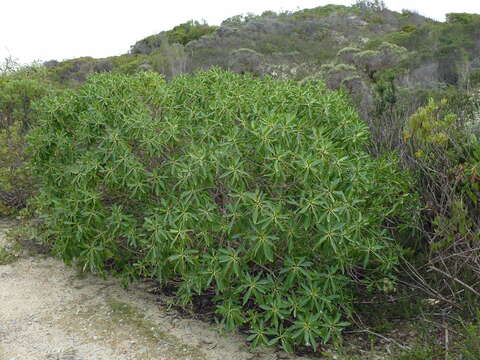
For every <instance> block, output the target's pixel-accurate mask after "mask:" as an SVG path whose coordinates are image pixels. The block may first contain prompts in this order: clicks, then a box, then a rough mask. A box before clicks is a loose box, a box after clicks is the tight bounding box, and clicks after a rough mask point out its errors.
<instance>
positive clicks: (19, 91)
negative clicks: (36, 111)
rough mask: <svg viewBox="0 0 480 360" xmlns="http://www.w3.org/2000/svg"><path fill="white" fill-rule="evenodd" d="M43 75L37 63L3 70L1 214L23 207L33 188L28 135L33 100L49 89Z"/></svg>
mask: <svg viewBox="0 0 480 360" xmlns="http://www.w3.org/2000/svg"><path fill="white" fill-rule="evenodd" d="M43 76H44V71H43V69H41V68H38V67H36V66H32V67H27V68H23V69H16V71H7V69H5V70H4V71H0V216H1V215H11V214H13V213H14V212H16V210H18V209H21V208H23V207H24V206H25V205H26V202H27V199H28V198H29V196H30V195H31V194H32V192H33V179H32V177H31V174H30V172H29V171H28V168H27V167H26V161H27V155H26V153H25V137H24V135H25V133H26V132H27V131H28V129H29V128H30V127H31V126H32V125H33V124H34V122H35V116H34V115H33V111H32V104H33V102H34V101H35V100H38V99H40V98H41V97H43V96H45V95H46V94H47V93H48V92H49V86H48V85H47V84H46V82H45V81H43V80H42V78H43Z"/></svg>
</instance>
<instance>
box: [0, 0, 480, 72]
mask: <svg viewBox="0 0 480 360" xmlns="http://www.w3.org/2000/svg"><path fill="white" fill-rule="evenodd" d="M330 3H335V4H342V5H351V4H352V3H355V0H330V1H328V0H240V1H239V0H235V1H232V0H190V1H187V0H170V1H166V0H81V1H79V0H0V14H1V16H0V61H1V60H3V59H4V58H5V57H8V56H11V57H13V58H15V59H17V60H18V61H19V62H21V63H30V62H32V61H37V60H38V61H46V60H51V59H56V60H65V59H70V58H75V57H80V56H92V57H96V58H101V57H107V56H113V55H120V54H124V53H126V52H128V50H129V49H130V46H131V45H133V44H134V43H135V42H136V41H138V40H140V39H142V38H145V37H146V36H149V35H152V34H156V33H159V32H160V31H163V30H169V29H171V28H172V27H174V26H175V25H178V24H181V23H184V22H186V21H188V20H190V19H195V20H202V19H204V20H206V21H207V22H208V23H209V24H213V25H219V24H220V23H221V22H222V20H224V19H226V18H228V17H231V16H234V15H238V14H243V13H247V12H252V13H255V14H260V13H262V12H263V11H265V10H274V11H283V10H292V11H294V10H298V9H304V8H312V7H317V6H323V5H326V4H330ZM385 3H386V5H387V7H388V8H389V9H391V10H396V11H401V10H402V9H408V10H415V11H417V12H419V13H420V14H422V15H425V16H428V17H430V18H434V19H436V20H444V19H445V14H446V13H450V12H468V13H479V14H480V0H385Z"/></svg>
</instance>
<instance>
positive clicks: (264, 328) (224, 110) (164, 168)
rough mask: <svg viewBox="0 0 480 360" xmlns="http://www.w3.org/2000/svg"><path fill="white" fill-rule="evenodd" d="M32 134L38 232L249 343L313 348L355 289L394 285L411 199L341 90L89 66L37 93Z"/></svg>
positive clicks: (339, 319)
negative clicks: (79, 81)
mask: <svg viewBox="0 0 480 360" xmlns="http://www.w3.org/2000/svg"><path fill="white" fill-rule="evenodd" d="M38 110H39V112H40V114H41V115H40V120H39V121H40V123H39V125H40V126H38V128H37V129H36V130H35V131H34V132H33V134H32V135H31V137H30V143H31V148H32V150H33V160H32V167H33V169H34V171H35V174H36V175H37V176H38V177H39V179H40V182H41V185H40V189H39V195H38V197H37V200H36V201H37V204H38V206H39V207H38V209H39V213H40V214H42V216H43V219H44V225H45V229H47V231H46V232H45V239H46V241H48V242H49V243H51V245H52V246H53V248H54V251H55V252H56V253H57V254H58V255H59V256H61V257H63V258H64V259H65V260H66V261H69V262H70V261H73V260H75V261H77V262H78V263H80V264H81V265H83V267H84V269H89V270H92V271H96V272H102V271H106V270H111V269H114V270H115V271H118V272H119V273H121V274H123V275H125V276H127V277H129V278H135V277H138V276H146V277H154V278H156V279H158V280H159V281H161V282H162V283H163V284H166V283H168V282H171V281H175V283H176V284H178V292H177V295H178V296H179V299H180V300H182V301H183V302H185V303H188V302H190V301H191V300H192V297H193V296H195V295H200V294H203V295H210V296H212V301H213V302H214V303H215V304H216V306H217V307H216V312H217V314H218V315H219V319H221V321H222V323H223V324H224V325H225V326H226V327H227V328H236V327H239V326H248V327H249V328H250V329H251V330H250V331H251V336H250V338H249V339H250V340H251V341H252V343H253V344H254V345H259V344H262V343H270V344H273V343H279V344H281V345H282V346H283V347H284V348H285V349H287V350H290V349H291V348H292V346H293V345H296V344H306V345H311V346H313V347H316V345H317V342H318V341H322V342H327V341H329V340H330V339H332V338H337V336H339V334H340V333H341V330H342V329H343V328H344V327H345V326H347V325H348V323H347V322H345V320H348V317H349V316H350V315H351V312H352V304H353V301H354V291H353V289H354V287H355V286H357V285H359V284H365V285H369V286H371V287H375V286H379V287H383V288H389V287H391V286H392V282H391V279H392V273H393V269H394V267H395V265H396V264H397V261H398V256H399V253H400V248H399V246H398V245H396V242H395V241H394V240H393V239H392V234H393V233H394V232H396V231H397V230H399V224H409V223H412V221H413V218H414V217H415V209H416V206H417V205H416V197H415V196H414V195H411V185H410V183H409V179H408V177H407V176H406V175H405V174H403V173H401V172H400V171H399V170H398V167H397V164H396V161H395V160H393V159H392V158H382V159H373V158H371V157H370V156H369V155H368V154H367V152H366V147H367V145H368V143H369V136H368V132H367V129H366V126H365V125H364V124H363V123H362V121H360V120H359V118H358V116H357V114H356V112H355V110H354V108H353V107H352V106H351V105H350V104H349V102H348V100H347V98H346V96H344V95H343V94H342V93H339V92H331V91H328V90H326V88H325V87H323V86H321V85H318V83H315V82H311V83H310V82H306V83H303V84H298V83H294V82H290V81H278V80H272V79H270V78H264V79H254V78H253V77H250V76H240V75H235V74H232V73H228V72H223V71H221V70H218V69H213V70H211V71H208V72H201V73H197V74H195V75H193V76H190V75H189V76H179V77H177V78H175V79H174V80H172V81H171V82H170V83H168V84H167V83H166V82H164V80H163V79H162V78H161V77H160V76H158V75H156V74H153V73H148V72H147V73H141V74H137V75H135V76H131V77H129V76H126V75H120V74H100V75H96V76H94V77H92V78H90V79H89V80H88V81H87V84H86V85H85V86H83V87H82V88H80V89H78V90H77V91H75V92H73V91H72V92H68V91H67V92H65V93H63V94H62V95H60V96H56V97H50V98H48V99H46V100H44V101H43V102H42V103H41V105H40V107H39V109H38Z"/></svg>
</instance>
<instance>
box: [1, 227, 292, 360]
mask: <svg viewBox="0 0 480 360" xmlns="http://www.w3.org/2000/svg"><path fill="white" fill-rule="evenodd" d="M5 239H6V237H5V223H3V224H2V223H1V222H0V248H1V247H2V246H5V242H6V240H5ZM2 244H3V245H2ZM148 286H149V285H148V284H137V285H135V286H132V287H130V288H129V289H127V290H126V289H124V288H123V287H121V286H120V285H119V283H118V281H117V280H115V279H106V280H104V279H100V278H98V277H95V276H92V275H88V276H86V277H83V278H82V277H80V276H79V275H78V273H77V272H76V271H75V270H74V269H72V268H69V267H66V266H65V265H64V264H63V263H61V262H60V261H58V260H56V259H53V258H50V257H42V256H39V255H37V256H23V257H20V259H17V260H16V261H14V262H13V263H11V264H8V265H0V360H30V359H32V360H40V359H63V360H79V359H85V360H87V359H88V360H93V359H98V360H104V359H105V360H112V359H118V360H123V359H145V360H146V359H159V360H160V359H165V360H167V359H168V360H170V359H172V360H173V359H185V360H187V359H191V360H196V359H212V360H216V359H218V360H220V359H221V360H247V359H262V360H267V359H269V360H270V359H271V360H274V359H299V358H295V357H292V356H289V355H287V354H285V353H279V352H273V351H266V352H251V351H250V350H249V349H248V347H246V346H245V342H244V338H243V337H241V336H239V335H227V336H225V335H224V336H222V335H220V334H219V333H218V332H216V331H215V330H214V329H212V327H211V326H209V325H208V324H205V323H203V322H201V321H196V320H189V319H183V318H181V317H179V316H178V315H177V314H176V312H175V311H173V310H168V309H167V308H165V307H162V306H160V305H159V303H158V297H155V296H153V295H150V294H149V293H147V292H146V291H145V288H146V287H148Z"/></svg>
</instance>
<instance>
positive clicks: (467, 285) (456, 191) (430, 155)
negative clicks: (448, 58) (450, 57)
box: [404, 98, 480, 300]
mask: <svg viewBox="0 0 480 360" xmlns="http://www.w3.org/2000/svg"><path fill="white" fill-rule="evenodd" d="M474 100H475V99H471V102H472V103H473V102H474ZM461 101H462V104H464V99H463V98H462V99H461ZM477 101H478V100H477ZM478 103H480V102H478ZM478 103H477V104H478ZM474 105H475V104H474ZM455 108H457V106H455V104H449V103H448V101H447V100H442V101H440V102H436V101H435V100H433V99H430V101H429V103H428V104H427V105H426V106H425V107H422V108H420V109H419V110H417V112H416V113H415V114H413V115H412V116H411V117H410V118H409V119H408V121H407V123H406V126H405V131H404V140H405V143H406V145H407V147H408V149H409V151H410V154H411V155H412V156H413V157H414V158H415V160H414V162H413V166H412V167H413V168H414V169H415V170H416V171H417V174H418V178H419V188H420V190H421V193H422V196H423V198H424V202H425V204H426V205H427V209H426V210H427V211H426V218H427V220H426V223H427V224H429V225H428V226H426V227H425V229H426V231H425V232H426V238H427V239H428V240H429V250H428V251H427V254H428V258H429V262H428V266H429V267H430V269H431V270H434V271H435V272H436V273H437V274H438V275H439V278H440V280H441V281H440V282H439V283H438V284H437V287H436V288H437V291H439V292H440V293H441V292H442V291H444V292H445V293H446V294H448V295H449V296H452V294H455V295H453V296H455V297H458V299H459V300H460V299H463V298H468V296H471V295H473V296H474V297H475V296H476V297H477V300H478V294H479V293H478V291H476V290H475V288H476V285H477V284H476V281H477V280H478V272H479V270H480V269H479V264H480V262H479V260H480V256H479V255H480V254H479V251H478V242H479V241H480V236H479V234H480V220H479V219H480V212H479V207H478V199H479V198H480V145H479V142H478V138H477V137H476V135H475V133H476V132H478V128H479V125H478V124H479V118H478V116H477V115H476V112H475V111H468V109H466V106H462V109H461V113H460V114H455V113H454V112H452V109H455ZM467 113H471V115H469V116H472V117H471V118H468V117H467V116H466V114H467ZM446 284H448V285H446ZM452 289H455V290H456V291H452Z"/></svg>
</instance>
